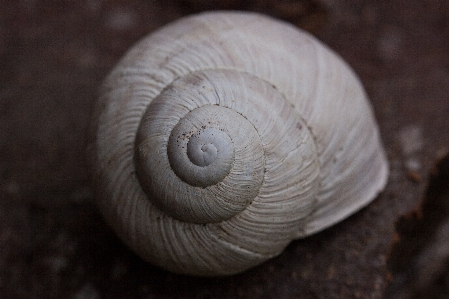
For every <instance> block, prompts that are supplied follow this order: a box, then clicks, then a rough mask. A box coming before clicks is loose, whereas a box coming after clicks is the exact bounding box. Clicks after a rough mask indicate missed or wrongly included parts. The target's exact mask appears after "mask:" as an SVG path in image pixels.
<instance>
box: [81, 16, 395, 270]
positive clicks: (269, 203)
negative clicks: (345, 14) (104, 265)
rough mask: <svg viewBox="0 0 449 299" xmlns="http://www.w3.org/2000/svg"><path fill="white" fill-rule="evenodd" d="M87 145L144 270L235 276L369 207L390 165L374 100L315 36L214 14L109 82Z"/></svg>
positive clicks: (151, 44)
mask: <svg viewBox="0 0 449 299" xmlns="http://www.w3.org/2000/svg"><path fill="white" fill-rule="evenodd" d="M91 135H92V136H91V143H90V147H89V150H90V155H91V163H92V168H93V171H94V181H95V182H96V195H97V197H98V202H99V206H100V208H101V210H102V212H103V214H104V216H105V219H106V220H107V221H108V222H109V223H110V224H111V226H112V227H113V228H114V229H115V230H116V232H117V233H118V235H119V236H120V237H121V238H122V239H123V240H124V241H125V243H127V244H128V245H129V246H130V247H131V248H132V249H133V250H134V251H136V252H137V253H138V254H139V255H140V256H141V257H143V258H144V259H145V260H148V261H150V262H152V263H154V264H156V265H159V266H161V267H163V268H166V269H168V270H171V271H174V272H179V273H187V274H195V275H227V274H233V273H238V272H241V271H243V270H246V269H248V268H250V267H253V266H255V265H257V264H260V263H262V262H263V261H265V260H267V259H269V258H271V257H274V256H276V255H278V254H279V253H280V252H282V250H283V249H284V248H285V247H286V246H287V245H288V244H289V243H290V242H291V241H292V240H293V239H296V238H300V237H304V236H307V235H310V234H312V233H314V232H317V231H320V230H322V229H324V228H326V227H328V226H330V225H332V224H334V223H335V222H337V221H339V220H341V219H343V218H345V217H347V216H348V215H350V214H352V213H354V212H355V211H357V210H359V209H360V208H361V207H363V206H365V205H366V204H368V202H369V201H371V200H372V199H373V198H374V197H375V196H376V195H377V193H378V192H380V190H381V189H382V188H383V187H384V185H385V183H386V177H387V163H386V159H385V156H384V152H383V149H382V146H381V144H380V138H379V133H378V129H377V125H376V124H375V121H374V117H373V114H372V111H371V108H370V106H369V104H368V102H367V99H366V96H365V93H364V90H363V88H362V86H361V84H360V83H359V81H358V79H357V78H356V77H355V75H354V74H353V73H352V71H351V70H350V69H349V67H348V66H347V65H346V64H345V63H344V62H343V61H342V60H341V59H340V58H338V57H337V56H336V55H335V54H334V53H332V52H331V51H330V50H329V49H328V48H326V47H325V46H323V45H322V44H321V43H319V42H318V41H317V40H316V39H315V38H313V37H312V36H310V35H309V34H307V33H304V32H302V31H299V30H298V29H295V28H294V27H292V26H290V25H287V24H285V23H282V22H279V21H275V20H273V19H271V18H268V17H264V16H261V15H258V14H249V13H205V14H200V15H196V16H193V17H188V18H184V19H182V20H180V21H178V22H176V23H173V24H171V25H168V26H166V27H164V28H162V29H160V30H158V31H157V32H155V33H153V34H151V35H150V36H149V37H147V38H145V39H143V40H142V41H141V42H139V43H138V44H137V45H136V47H134V48H133V49H131V50H130V51H129V52H128V53H127V55H126V56H125V57H124V58H123V59H122V60H121V61H120V63H119V64H118V66H117V67H116V68H115V69H114V70H113V71H112V73H111V74H110V75H109V77H108V78H107V79H106V81H105V83H104V85H103V88H102V91H101V97H100V99H99V101H98V104H97V106H96V109H95V112H94V121H93V125H92V134H91Z"/></svg>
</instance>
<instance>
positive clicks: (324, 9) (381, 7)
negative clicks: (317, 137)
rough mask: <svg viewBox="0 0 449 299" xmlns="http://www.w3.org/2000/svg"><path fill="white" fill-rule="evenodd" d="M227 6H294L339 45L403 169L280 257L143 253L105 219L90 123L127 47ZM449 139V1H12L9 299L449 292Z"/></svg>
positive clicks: (0, 194)
mask: <svg viewBox="0 0 449 299" xmlns="http://www.w3.org/2000/svg"><path fill="white" fill-rule="evenodd" d="M225 9H230V10H249V11H257V12H261V13H265V14H268V15H271V16H274V17H276V18H279V19H282V20H285V21H287V22H290V23H292V24H294V25H295V26H298V27H300V28H302V29H305V30H307V31H309V32H311V33H312V34H314V35H315V36H316V37H317V38H318V39H320V40H321V41H323V42H324V43H325V44H327V45H328V46H329V47H331V48H332V49H334V50H335V51H336V52H337V53H338V54H339V55H341V56H342V57H343V58H344V59H345V60H346V61H347V62H348V63H349V64H350V65H351V66H352V67H353V69H354V70H355V72H356V73H357V74H358V75H359V76H360V78H361V80H362V82H363V84H364V86H365V88H366V90H367V93H368V95H369V97H370V99H371V102H372V105H373V107H374V111H375V114H376V118H377V119H378V122H379V125H380V129H381V135H382V139H383V142H384V145H385V147H386V151H387V154H388V158H389V161H390V171H391V174H390V179H389V184H388V186H387V188H386V190H385V191H384V192H383V193H382V194H381V195H380V196H379V197H378V198H377V199H376V200H375V201H374V202H373V203H372V204H370V205H369V206H368V207H367V208H365V209H363V210H362V211H361V212H359V213H357V214H356V215H354V216H352V217H350V218H349V219H347V220H346V221H344V222H342V223H340V224H338V225H336V226H335V227H332V228H330V229H328V230H326V231H324V232H322V233H319V234H317V235H314V236H312V237H309V238H306V239H304V240H299V241H295V242H293V243H292V244H290V245H289V246H288V247H287V249H286V250H285V252H284V253H283V254H282V255H280V256H279V257H277V258H275V259H273V260H271V261H268V262H266V263H264V264H263V265H261V266H259V267H256V268H254V269H252V270H250V271H248V272H245V273H243V274H240V275H236V276H232V277H225V278H194V277H188V276H181V275H175V274H171V273H168V272H165V271H162V270H160V269H158V268H156V267H154V266H152V265H149V264H147V263H145V262H143V261H142V260H141V259H139V258H138V257H137V256H135V255H134V254H133V253H132V252H130V251H129V250H128V249H127V248H126V247H125V246H124V245H123V244H122V243H121V242H120V241H119V240H118V239H117V237H116V236H115V234H114V233H113V232H112V231H111V230H110V229H109V228H108V227H107V225H106V224H105V223H104V222H103V220H102V218H101V216H100V215H99V213H98V211H97V209H96V207H95V204H94V201H93V196H92V191H91V188H90V185H89V172H88V167H87V163H86V157H85V150H86V131H87V126H88V122H89V115H90V113H91V110H92V107H93V103H94V102H95V99H96V96H97V89H98V87H99V85H100V84H101V81H102V79H103V78H104V77H105V76H106V74H107V73H108V72H109V71H110V70H111V68H112V67H113V66H114V64H115V63H116V62H117V61H118V60H119V59H120V57H121V56H122V55H123V54H124V53H125V51H126V50H127V49H128V48H129V47H131V46H132V45H133V44H134V43H135V42H136V41H138V40H139V39H140V38H142V37H143V36H145V35H146V34H148V33H150V32H152V31H154V30H155V29H157V28H159V27H161V26H163V25H165V24H167V23H169V22H171V21H173V20H176V19H178V18H180V17H182V16H185V15H189V14H193V13H197V12H201V11H205V10H225ZM448 151H449V1H446V0H410V1H405V0H385V1H376V0H354V1H343V0H309V1H306V0H304V1H299V0H298V1H294V0H279V1H263V0H253V1H240V0H228V1H226V0H215V1H212V0H208V1H207V0H183V1H181V0H178V1H177V0H164V1H162V0H147V1H143V0H141V1H138V0H128V1H125V0H90V1H89V0H78V1H70V0H53V1H50V0H10V1H6V0H0V298H74V299H97V298H132V299H133V298H195V299H206V298H279V299H283V298H384V297H386V298H423V297H425V298H428V299H429V298H448V297H449V278H448V277H449V244H448V242H449V241H447V240H449V225H447V224H448V223H449V222H448V219H449V204H448V202H449V191H448V189H449V175H447V169H449V165H448V164H449V163H448V162H447V160H441V159H443V157H444V156H445V155H446V154H447V152H448ZM438 163H439V164H438ZM430 178H432V179H431V180H430ZM429 182H430V183H429Z"/></svg>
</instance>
